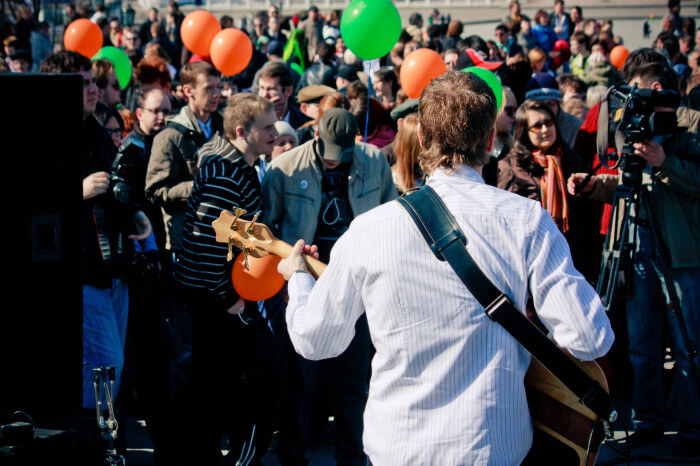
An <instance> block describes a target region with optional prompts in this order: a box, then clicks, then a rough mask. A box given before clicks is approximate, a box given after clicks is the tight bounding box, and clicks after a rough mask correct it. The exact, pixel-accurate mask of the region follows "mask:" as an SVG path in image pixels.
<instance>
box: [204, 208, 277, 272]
mask: <svg viewBox="0 0 700 466" xmlns="http://www.w3.org/2000/svg"><path fill="white" fill-rule="evenodd" d="M235 212H236V213H235V214H234V213H231V212H229V211H228V210H224V211H222V212H221V214H220V215H219V218H218V219H216V220H214V221H213V222H212V224H211V225H212V227H214V231H215V232H216V241H217V242H219V243H228V244H229V260H231V258H232V257H231V256H232V255H231V246H235V247H237V248H238V249H240V250H242V251H243V252H245V253H246V255H250V256H252V257H263V256H266V255H268V254H270V249H269V248H270V246H271V245H272V242H273V241H275V240H276V238H275V236H274V235H273V234H272V231H270V229H269V228H268V227H267V225H265V224H263V223H257V222H256V221H255V220H256V219H257V217H258V214H256V215H255V217H254V218H253V220H244V219H242V218H240V216H241V215H244V214H245V213H246V211H245V210H243V209H235Z"/></svg>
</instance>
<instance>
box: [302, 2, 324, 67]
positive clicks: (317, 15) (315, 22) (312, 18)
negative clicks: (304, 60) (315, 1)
mask: <svg viewBox="0 0 700 466" xmlns="http://www.w3.org/2000/svg"><path fill="white" fill-rule="evenodd" d="M299 29H301V30H302V31H304V39H305V40H306V48H307V50H308V54H309V55H308V56H309V57H313V56H314V53H316V49H318V44H320V43H321V42H323V18H321V12H319V11H318V7H317V6H316V5H311V6H310V7H309V11H308V15H307V16H306V19H305V20H304V21H302V22H301V23H300V24H299Z"/></svg>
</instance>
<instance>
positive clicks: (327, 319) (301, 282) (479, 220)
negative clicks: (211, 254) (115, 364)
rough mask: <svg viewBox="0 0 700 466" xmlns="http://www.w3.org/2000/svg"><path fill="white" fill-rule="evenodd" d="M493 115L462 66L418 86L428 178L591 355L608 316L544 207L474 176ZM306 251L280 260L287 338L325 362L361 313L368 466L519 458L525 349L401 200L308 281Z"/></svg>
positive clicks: (487, 267) (524, 290) (599, 346)
mask: <svg viewBox="0 0 700 466" xmlns="http://www.w3.org/2000/svg"><path fill="white" fill-rule="evenodd" d="M496 110H497V109H496V98H495V96H494V94H493V92H492V91H491V90H490V88H489V87H488V86H487V85H486V83H485V82H484V81H483V80H481V79H480V78H478V77H476V76H474V75H472V74H470V73H466V74H465V73H461V72H459V71H449V72H447V73H445V74H443V75H441V76H440V77H438V78H436V79H434V80H433V81H432V82H431V83H430V84H429V85H428V86H426V88H425V90H424V91H423V94H422V95H421V99H420V104H419V120H420V126H419V137H420V141H421V145H422V146H423V148H424V150H425V152H424V158H423V159H422V160H421V165H422V166H423V168H424V169H425V170H426V171H427V172H428V173H430V174H431V176H430V178H428V184H429V185H430V186H431V187H432V188H433V189H434V190H435V191H436V193H437V194H438V195H439V196H440V197H441V198H442V199H443V201H444V202H445V204H446V205H447V207H448V209H449V210H450V211H451V212H452V214H453V215H454V217H455V219H456V221H457V223H458V224H459V226H460V227H461V229H462V231H463V232H464V233H465V235H466V237H467V245H468V248H469V252H470V254H471V255H472V257H473V258H474V261H475V262H476V263H477V264H478V265H479V266H480V267H481V268H482V270H483V271H484V273H485V274H486V275H487V277H488V278H489V279H490V280H491V281H493V282H494V284H496V286H497V287H498V288H500V289H501V291H503V292H504V293H506V294H507V295H508V296H509V297H510V298H511V299H512V300H513V302H514V303H515V304H516V306H518V307H519V308H520V309H525V305H526V301H527V299H528V291H531V292H532V296H533V298H534V304H535V306H536V308H537V314H538V316H539V317H540V319H541V320H542V322H543V323H544V325H545V326H546V327H547V329H549V331H550V332H551V333H552V337H553V338H554V340H556V341H557V343H558V344H559V345H560V346H562V347H563V348H566V349H567V350H568V351H570V352H571V353H572V354H573V355H574V356H576V357H577V358H579V359H583V360H592V359H594V358H597V357H600V356H602V355H603V354H605V353H606V352H607V351H608V349H609V348H610V346H611V345H612V342H613V332H612V329H611V328H610V323H609V321H608V319H607V317H606V315H605V311H604V309H603V307H602V305H601V303H600V299H599V298H598V296H597V295H596V293H595V290H593V288H591V286H590V285H589V284H588V282H587V281H586V280H585V279H584V277H583V276H581V274H580V273H578V272H577V271H576V269H575V268H574V267H573V263H572V260H571V256H570V254H569V250H568V247H567V246H566V240H565V239H564V237H563V236H562V235H561V233H560V232H559V231H558V229H557V227H556V225H555V223H554V221H553V220H552V218H551V216H549V215H548V214H547V212H546V211H544V210H543V209H542V207H541V206H540V205H538V204H537V203H535V202H533V201H532V200H529V199H525V198H522V197H518V196H514V195H513V194H512V193H508V192H505V191H501V190H498V189H496V188H494V187H491V186H488V185H486V184H485V183H484V182H483V179H482V178H481V176H480V171H481V168H482V166H483V165H484V164H485V163H486V161H487V160H488V157H489V156H488V154H489V152H490V150H491V148H492V146H493V143H494V138H495V136H496V132H495V129H494V122H495V119H496ZM514 232H518V233H516V234H514ZM506 245H507V246H506ZM303 246H304V241H299V242H297V244H296V245H295V247H294V249H293V250H292V252H291V254H290V256H289V258H288V259H285V260H282V261H281V263H280V264H279V267H278V270H279V271H280V272H281V273H282V274H283V275H284V277H285V278H287V279H288V280H289V283H288V292H289V304H288V306H287V310H286V321H287V326H288V329H289V335H290V337H291V340H292V343H293V344H294V347H295V349H296V350H297V351H298V352H299V353H300V354H301V355H303V356H304V357H306V358H310V359H314V360H316V359H323V358H329V357H334V356H336V355H338V354H340V353H342V352H343V351H344V350H345V348H346V347H347V346H348V344H349V342H350V341H351V340H352V338H353V334H354V328H355V322H356V321H357V320H358V319H359V318H360V316H361V315H363V314H364V315H366V318H367V321H368V322H369V328H370V331H371V335H372V343H373V344H374V347H375V349H376V352H375V354H374V357H373V360H372V375H371V383H370V392H369V399H368V401H367V409H366V410H365V416H364V421H365V422H364V436H363V440H364V448H365V451H366V452H367V455H368V456H369V460H370V461H371V462H372V464H396V463H397V462H400V463H401V464H476V463H484V464H487V463H488V464H519V463H520V462H522V460H523V459H524V458H525V455H526V454H527V452H528V450H529V448H530V445H531V442H532V424H531V421H530V415H529V411H528V404H527V400H526V396H525V388H524V384H523V379H524V376H525V371H526V370H527V367H528V364H529V362H530V355H529V354H528V353H527V351H526V350H525V349H524V348H523V347H522V346H520V344H519V343H518V342H517V341H516V340H515V339H514V338H513V337H512V336H511V335H510V334H509V333H508V332H507V331H506V330H505V329H504V328H502V327H501V326H500V325H499V324H498V323H496V322H494V321H492V320H490V319H489V318H488V317H487V316H486V313H485V312H484V308H483V307H482V306H481V305H480V304H479V303H478V301H477V300H476V299H475V298H474V297H473V295H472V294H471V293H470V292H469V291H468V290H467V289H466V288H465V286H464V284H463V283H462V282H461V280H460V279H459V278H458V276H457V275H456V274H455V273H453V272H452V270H451V269H450V266H449V265H447V264H446V263H445V262H441V261H439V260H438V259H437V258H436V257H435V255H434V254H433V252H432V251H431V249H430V248H429V247H428V245H427V243H426V242H425V240H424V239H423V236H422V235H421V233H420V232H419V230H418V229H417V228H416V225H415V224H414V222H413V220H412V219H411V217H410V216H409V214H408V212H406V210H405V209H403V208H402V207H401V206H400V205H399V204H398V203H396V202H390V203H387V204H384V205H382V206H380V207H377V208H376V209H374V210H372V211H370V212H368V213H366V214H364V215H361V216H359V217H357V218H356V219H355V220H354V221H353V223H352V225H351V226H350V228H349V229H348V231H347V232H346V233H345V234H344V235H343V236H342V237H341V238H340V240H338V242H337V243H336V244H335V246H334V247H333V251H332V253H331V260H330V263H329V264H328V267H327V268H326V270H325V272H324V274H323V276H321V277H320V279H319V280H318V281H317V282H316V281H315V280H314V279H313V277H312V276H311V275H309V274H308V273H306V272H305V271H306V267H305V264H304V261H303V260H302V258H301V255H300V252H301V251H302V248H303ZM564 302H565V303H567V304H566V306H562V303H564ZM455 413H460V414H459V415H457V416H455Z"/></svg>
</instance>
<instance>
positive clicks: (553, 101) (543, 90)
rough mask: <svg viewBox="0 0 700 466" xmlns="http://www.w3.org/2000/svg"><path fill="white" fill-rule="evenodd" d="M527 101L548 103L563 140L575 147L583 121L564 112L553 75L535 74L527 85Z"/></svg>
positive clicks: (557, 85)
mask: <svg viewBox="0 0 700 466" xmlns="http://www.w3.org/2000/svg"><path fill="white" fill-rule="evenodd" d="M525 99H527V100H541V101H544V102H546V103H547V105H549V106H550V107H551V109H552V111H553V112H554V115H556V118H557V123H558V124H559V131H560V132H561V137H562V139H564V141H566V143H567V144H568V145H569V147H573V146H574V142H575V141H576V135H577V134H578V130H579V129H580V128H581V125H582V124H583V121H581V120H580V119H578V118H576V117H575V116H573V115H572V114H570V113H567V112H565V111H564V110H562V108H561V92H560V91H559V84H558V83H557V80H556V79H554V77H552V75H550V74H549V73H545V72H540V73H535V74H534V75H533V76H532V79H530V82H529V83H528V84H527V91H526V92H525Z"/></svg>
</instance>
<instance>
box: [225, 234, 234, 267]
mask: <svg viewBox="0 0 700 466" xmlns="http://www.w3.org/2000/svg"><path fill="white" fill-rule="evenodd" d="M234 241H235V240H234V239H233V237H231V238H229V239H228V254H226V262H231V261H232V260H233V243H234Z"/></svg>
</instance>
